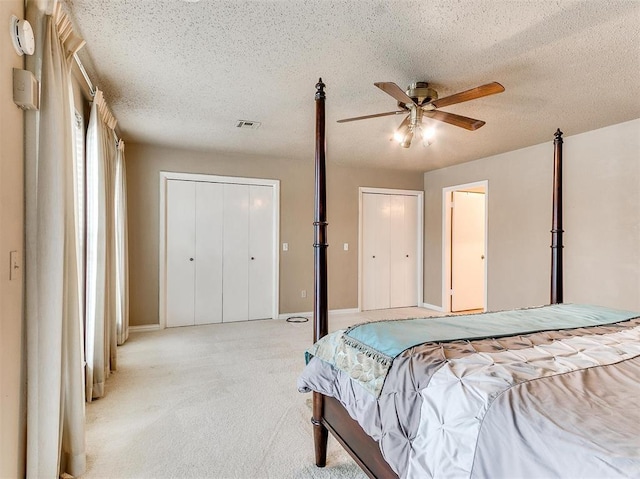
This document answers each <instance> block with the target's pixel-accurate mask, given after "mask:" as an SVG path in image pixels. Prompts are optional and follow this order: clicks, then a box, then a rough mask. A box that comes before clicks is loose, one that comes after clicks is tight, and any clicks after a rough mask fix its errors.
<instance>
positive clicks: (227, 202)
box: [222, 184, 274, 322]
mask: <svg viewBox="0 0 640 479" xmlns="http://www.w3.org/2000/svg"><path fill="white" fill-rule="evenodd" d="M223 229H224V237H225V241H224V266H223V277H224V284H223V297H224V300H223V314H222V316H223V318H224V321H225V322H229V321H245V320H247V319H262V318H269V317H271V310H272V291H273V274H272V255H273V248H274V245H273V194H272V188H271V187H269V186H261V185H235V184H225V185H224V224H223Z"/></svg>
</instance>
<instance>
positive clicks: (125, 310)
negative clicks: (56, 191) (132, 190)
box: [115, 140, 129, 345]
mask: <svg viewBox="0 0 640 479" xmlns="http://www.w3.org/2000/svg"><path fill="white" fill-rule="evenodd" d="M126 178H127V172H126V167H125V160H124V141H122V140H120V141H119V142H118V151H117V155H116V177H115V187H116V191H115V201H116V204H115V233H116V298H115V299H116V328H117V339H118V341H117V342H118V345H121V344H124V342H125V341H126V340H127V338H128V337H129V251H128V246H127V245H128V244H129V233H128V230H127V179H126Z"/></svg>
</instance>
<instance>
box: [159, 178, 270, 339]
mask: <svg viewBox="0 0 640 479" xmlns="http://www.w3.org/2000/svg"><path fill="white" fill-rule="evenodd" d="M273 209H274V204H273V188H272V187H270V186H262V185H241V184H230V183H212V182H196V181H183V180H169V181H168V182H167V220H166V224H167V235H166V241H167V247H166V249H167V260H166V264H167V283H166V284H167V292H166V294H167V296H166V297H167V299H166V322H167V326H169V327H171V326H186V325H194V324H208V323H219V322H229V321H246V320H248V319H262V318H270V317H271V316H272V310H273V279H272V278H273V248H274V244H273V220H274V211H273Z"/></svg>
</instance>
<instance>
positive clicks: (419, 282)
mask: <svg viewBox="0 0 640 479" xmlns="http://www.w3.org/2000/svg"><path fill="white" fill-rule="evenodd" d="M367 193H370V194H379V195H380V194H382V195H402V196H415V197H417V199H418V212H417V214H418V218H417V220H418V224H417V228H416V230H417V235H418V237H417V241H418V251H417V252H416V262H417V265H416V266H417V268H416V276H417V278H416V287H417V289H418V291H417V293H418V294H417V298H418V304H417V305H418V306H422V300H423V268H424V265H423V259H422V258H423V254H424V191H421V190H396V189H389V188H372V187H368V186H361V187H359V188H358V311H362V286H363V277H362V275H363V271H362V270H363V258H362V255H363V248H362V246H363V231H362V226H363V214H362V213H363V211H362V207H363V202H362V195H364V194H367Z"/></svg>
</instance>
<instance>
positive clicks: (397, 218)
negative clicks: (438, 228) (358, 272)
mask: <svg viewBox="0 0 640 479" xmlns="http://www.w3.org/2000/svg"><path fill="white" fill-rule="evenodd" d="M362 210H363V211H362V215H363V216H362V309H363V310H370V309H385V308H399V307H405V306H416V305H417V304H418V258H419V256H418V210H419V208H418V197H417V196H413V195H394V194H377V193H364V194H363V195H362Z"/></svg>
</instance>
